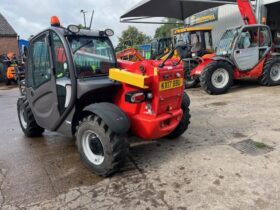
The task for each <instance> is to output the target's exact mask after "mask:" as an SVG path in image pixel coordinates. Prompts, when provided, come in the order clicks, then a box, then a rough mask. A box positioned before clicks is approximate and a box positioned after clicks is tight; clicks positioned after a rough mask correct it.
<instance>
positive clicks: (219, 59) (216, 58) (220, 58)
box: [212, 56, 235, 66]
mask: <svg viewBox="0 0 280 210" xmlns="http://www.w3.org/2000/svg"><path fill="white" fill-rule="evenodd" d="M212 60H214V61H226V62H229V63H230V64H231V65H233V66H235V65H234V63H233V61H232V60H230V59H229V58H225V57H221V56H215V57H213V58H212Z"/></svg>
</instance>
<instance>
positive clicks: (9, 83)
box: [5, 77, 12, 85]
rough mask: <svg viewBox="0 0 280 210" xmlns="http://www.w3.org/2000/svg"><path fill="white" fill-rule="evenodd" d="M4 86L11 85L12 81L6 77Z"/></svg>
mask: <svg viewBox="0 0 280 210" xmlns="http://www.w3.org/2000/svg"><path fill="white" fill-rule="evenodd" d="M5 84H6V85H11V84H12V80H10V79H8V78H7V77H6V78H5Z"/></svg>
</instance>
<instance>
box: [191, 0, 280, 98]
mask: <svg viewBox="0 0 280 210" xmlns="http://www.w3.org/2000/svg"><path fill="white" fill-rule="evenodd" d="M237 3H238V6H239V10H240V13H241V15H242V17H243V18H244V22H245V24H246V25H245V26H239V27H236V28H232V29H228V30H227V31H226V32H225V33H224V34H223V36H222V38H221V40H220V43H219V45H218V47H217V50H216V52H215V53H214V54H212V55H211V56H209V55H208V56H207V57H205V58H203V59H202V60H203V61H202V62H201V63H200V65H198V66H197V67H196V68H194V69H193V70H192V71H191V74H190V75H191V77H192V78H197V77H199V78H200V84H201V86H202V88H203V89H204V90H205V91H206V92H207V93H209V94H222V93H225V92H227V91H228V90H229V88H230V87H231V85H232V84H233V81H234V80H237V79H242V78H255V79H258V80H259V82H260V84H262V85H266V86H272V85H279V84H280V57H279V55H280V54H279V53H276V52H274V49H273V43H272V38H271V32H270V28H269V27H268V26H266V25H261V24H257V21H256V18H255V14H254V12H253V9H252V6H251V3H250V1H243V0H237Z"/></svg>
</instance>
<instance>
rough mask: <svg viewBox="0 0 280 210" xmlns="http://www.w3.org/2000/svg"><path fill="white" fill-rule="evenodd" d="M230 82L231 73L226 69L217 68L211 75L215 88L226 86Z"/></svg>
mask: <svg viewBox="0 0 280 210" xmlns="http://www.w3.org/2000/svg"><path fill="white" fill-rule="evenodd" d="M228 82H229V74H228V71H227V70H226V69H223V68H219V69H216V70H215V71H214V72H213V74H212V76H211V83H212V85H213V86H214V87H215V88H224V87H225V86H226V85H227V84H228Z"/></svg>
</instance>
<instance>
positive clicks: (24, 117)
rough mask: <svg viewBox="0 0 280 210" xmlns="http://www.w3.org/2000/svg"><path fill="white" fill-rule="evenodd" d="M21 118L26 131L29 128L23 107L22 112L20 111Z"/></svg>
mask: <svg viewBox="0 0 280 210" xmlns="http://www.w3.org/2000/svg"><path fill="white" fill-rule="evenodd" d="M19 118H20V122H21V125H22V127H23V128H24V129H26V128H27V120H26V115H25V112H24V109H23V107H22V106H21V107H20V110H19Z"/></svg>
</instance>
